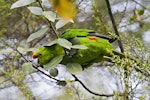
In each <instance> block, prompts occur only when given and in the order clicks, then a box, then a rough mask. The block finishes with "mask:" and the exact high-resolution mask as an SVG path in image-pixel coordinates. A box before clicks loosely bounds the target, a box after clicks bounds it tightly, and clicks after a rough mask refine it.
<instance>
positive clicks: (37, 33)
mask: <svg viewBox="0 0 150 100" xmlns="http://www.w3.org/2000/svg"><path fill="white" fill-rule="evenodd" d="M47 30H48V28H42V29H40V30H39V31H37V32H35V33H33V34H31V35H30V36H29V37H28V39H27V42H30V41H32V40H34V39H36V38H38V37H41V36H42V35H43V34H44V33H46V31H47Z"/></svg>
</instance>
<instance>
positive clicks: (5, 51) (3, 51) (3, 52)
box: [0, 49, 14, 54]
mask: <svg viewBox="0 0 150 100" xmlns="http://www.w3.org/2000/svg"><path fill="white" fill-rule="evenodd" d="M13 52H14V50H12V49H3V50H0V54H9V53H13Z"/></svg>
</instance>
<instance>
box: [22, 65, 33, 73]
mask: <svg viewBox="0 0 150 100" xmlns="http://www.w3.org/2000/svg"><path fill="white" fill-rule="evenodd" d="M22 67H23V69H22V70H23V72H24V73H25V74H30V73H32V72H33V67H32V63H31V62H27V63H24V64H23V65H22Z"/></svg>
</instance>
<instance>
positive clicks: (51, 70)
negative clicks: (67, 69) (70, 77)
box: [49, 68, 58, 77]
mask: <svg viewBox="0 0 150 100" xmlns="http://www.w3.org/2000/svg"><path fill="white" fill-rule="evenodd" d="M49 73H50V75H51V76H53V77H56V76H57V75H58V69H57V68H52V69H50V71H49Z"/></svg>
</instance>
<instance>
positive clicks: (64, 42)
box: [57, 38, 72, 50]
mask: <svg viewBox="0 0 150 100" xmlns="http://www.w3.org/2000/svg"><path fill="white" fill-rule="evenodd" d="M57 43H58V44H59V45H60V46H62V47H64V48H66V49H69V50H70V49H71V47H72V43H71V42H69V41H68V40H66V39H63V38H59V39H57Z"/></svg>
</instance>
